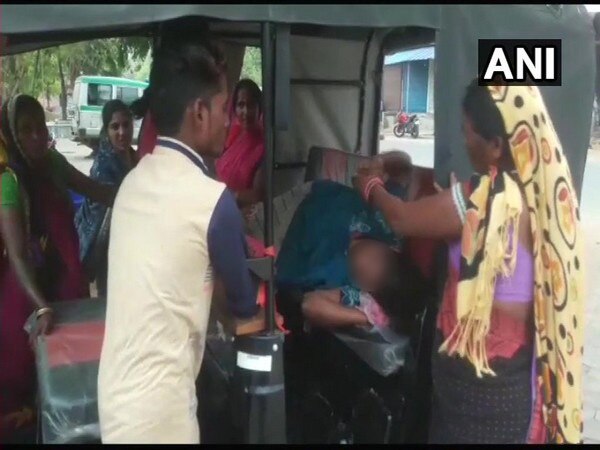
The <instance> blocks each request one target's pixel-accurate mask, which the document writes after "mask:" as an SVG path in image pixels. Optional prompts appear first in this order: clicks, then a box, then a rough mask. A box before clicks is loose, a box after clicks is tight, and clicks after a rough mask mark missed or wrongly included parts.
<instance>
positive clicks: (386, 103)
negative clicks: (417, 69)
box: [381, 64, 402, 111]
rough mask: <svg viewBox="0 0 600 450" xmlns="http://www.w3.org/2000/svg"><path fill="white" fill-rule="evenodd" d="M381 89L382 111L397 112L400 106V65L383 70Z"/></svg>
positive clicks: (386, 67)
mask: <svg viewBox="0 0 600 450" xmlns="http://www.w3.org/2000/svg"><path fill="white" fill-rule="evenodd" d="M382 89H383V91H382V93H381V94H382V95H381V98H382V99H383V109H384V111H399V110H400V105H401V104H402V64H395V65H393V66H385V67H384V68H383V83H382Z"/></svg>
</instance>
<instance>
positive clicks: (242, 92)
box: [216, 79, 265, 208]
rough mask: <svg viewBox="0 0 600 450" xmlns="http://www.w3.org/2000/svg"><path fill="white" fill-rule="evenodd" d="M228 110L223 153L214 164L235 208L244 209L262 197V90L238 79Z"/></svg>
mask: <svg viewBox="0 0 600 450" xmlns="http://www.w3.org/2000/svg"><path fill="white" fill-rule="evenodd" d="M231 109H232V118H231V128H230V130H229V136H228V138H227V142H226V143H225V152H224V153H223V156H221V158H219V159H218V160H217V163H216V171H217V178H218V179H219V180H220V181H222V182H223V183H225V184H226V185H227V187H228V188H229V189H230V190H231V191H232V192H233V193H234V194H235V197H236V200H237V202H238V205H239V207H240V208H246V207H248V206H251V205H253V204H255V203H259V202H261V201H262V200H263V197H264V169H263V167H262V163H263V160H264V156H265V141H264V134H263V127H262V123H261V116H262V92H261V91H260V88H259V87H258V85H257V84H256V83H255V82H254V81H252V80H248V79H244V80H240V81H239V82H238V84H237V85H236V87H235V90H234V91H233V96H232V108H231Z"/></svg>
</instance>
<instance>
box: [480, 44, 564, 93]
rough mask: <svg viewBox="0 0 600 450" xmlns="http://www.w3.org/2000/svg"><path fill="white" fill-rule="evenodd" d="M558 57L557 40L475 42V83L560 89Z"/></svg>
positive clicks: (558, 45)
mask: <svg viewBox="0 0 600 450" xmlns="http://www.w3.org/2000/svg"><path fill="white" fill-rule="evenodd" d="M561 56H562V53H561V41H560V39H552V40H538V39H520V40H496V39H479V73H480V76H479V84H480V85H482V86H483V85H486V84H490V83H491V82H496V83H497V82H498V81H499V80H502V81H503V82H504V83H507V84H510V83H519V84H523V83H526V84H529V85H533V84H536V85H538V86H560V85H561V81H562V62H561Z"/></svg>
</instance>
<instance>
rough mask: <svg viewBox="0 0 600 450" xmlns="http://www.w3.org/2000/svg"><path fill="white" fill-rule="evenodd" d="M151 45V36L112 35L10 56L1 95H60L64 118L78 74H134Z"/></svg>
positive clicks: (7, 59) (5, 68)
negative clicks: (115, 36)
mask: <svg viewBox="0 0 600 450" xmlns="http://www.w3.org/2000/svg"><path fill="white" fill-rule="evenodd" d="M150 48H151V40H150V39H148V38H143V37H132V38H112V39H100V40H95V41H86V42H78V43H76V44H68V45H63V46H60V47H53V48H49V49H44V50H38V51H35V52H31V53H25V54H21V55H15V56H8V57H5V58H3V60H2V75H3V80H2V81H3V92H2V96H3V97H6V96H12V95H14V94H16V93H18V92H23V93H27V94H30V95H33V96H34V97H38V98H39V97H41V96H43V97H45V99H46V100H47V101H48V102H49V101H50V98H52V97H55V96H56V95H60V100H61V106H62V109H63V118H65V114H66V101H67V95H68V93H69V92H71V91H72V89H73V86H74V84H75V80H76V79H77V77H78V76H80V75H106V76H117V77H120V76H127V75H130V74H135V73H136V72H138V71H139V70H140V67H141V66H142V65H143V63H144V61H145V59H147V55H148V54H149V52H150Z"/></svg>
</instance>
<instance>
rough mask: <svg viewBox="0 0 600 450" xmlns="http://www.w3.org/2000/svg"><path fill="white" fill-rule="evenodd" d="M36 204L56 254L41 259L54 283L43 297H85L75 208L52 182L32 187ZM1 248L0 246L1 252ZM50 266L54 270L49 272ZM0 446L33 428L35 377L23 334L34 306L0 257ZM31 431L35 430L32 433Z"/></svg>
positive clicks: (5, 259)
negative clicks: (48, 259) (51, 258)
mask: <svg viewBox="0 0 600 450" xmlns="http://www.w3.org/2000/svg"><path fill="white" fill-rule="evenodd" d="M33 190H34V191H35V192H34V198H33V199H32V200H34V202H33V203H34V204H35V205H39V212H38V217H39V219H40V222H42V224H43V228H44V229H45V230H46V233H45V237H47V244H46V245H45V246H43V247H42V248H44V249H45V250H46V251H42V253H48V252H47V250H48V249H50V248H52V249H54V254H55V258H54V260H53V261H55V262H56V261H60V263H59V264H56V263H50V261H44V260H43V258H42V262H41V266H40V267H38V268H39V272H38V273H45V274H46V277H47V279H49V280H50V281H51V282H52V283H51V286H46V287H47V288H49V289H44V291H48V292H44V294H45V295H46V296H47V300H48V301H59V300H74V299H78V298H82V297H87V296H88V287H87V281H86V278H85V275H84V272H83V269H82V266H81V263H80V261H79V240H78V236H77V232H76V231H75V225H74V222H73V206H72V204H71V202H70V200H69V197H68V196H67V195H66V193H65V192H62V191H61V190H60V189H59V188H57V187H56V186H55V185H54V183H52V182H50V181H39V182H36V183H35V185H34V189H33ZM30 242H31V249H32V250H34V251H35V247H37V248H38V249H39V248H40V244H39V243H40V239H39V238H38V237H32V238H31V239H30ZM3 247H4V245H3V243H2V242H1V241H0V250H1V249H2V248H3ZM49 266H52V267H49ZM0 300H1V301H0V392H1V395H0V442H6V441H7V440H9V439H11V436H13V435H14V434H19V433H22V432H23V430H24V429H28V428H30V427H31V428H33V426H34V425H35V419H36V415H35V412H34V411H35V397H36V372H35V359H34V354H33V352H32V350H31V347H30V346H29V342H28V336H27V334H26V332H25V331H24V330H23V326H24V325H25V322H26V320H27V318H28V317H29V316H30V315H31V313H32V312H33V305H32V303H31V301H30V299H29V298H28V296H27V294H26V293H25V291H24V289H23V288H22V287H21V283H20V282H19V280H18V278H17V275H16V274H15V272H14V270H13V268H12V267H11V266H10V263H9V261H8V257H7V256H6V255H4V256H3V255H2V252H0ZM32 431H33V430H32Z"/></svg>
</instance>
